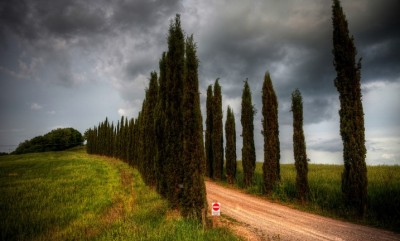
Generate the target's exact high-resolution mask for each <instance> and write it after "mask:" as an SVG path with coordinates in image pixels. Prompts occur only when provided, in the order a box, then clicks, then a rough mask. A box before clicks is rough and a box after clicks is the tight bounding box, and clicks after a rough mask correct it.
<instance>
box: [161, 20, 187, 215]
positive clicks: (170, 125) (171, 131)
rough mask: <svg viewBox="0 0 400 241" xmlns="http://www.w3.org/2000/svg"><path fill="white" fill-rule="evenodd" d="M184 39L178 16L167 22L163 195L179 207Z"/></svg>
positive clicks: (181, 166)
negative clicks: (164, 189) (164, 179)
mask: <svg viewBox="0 0 400 241" xmlns="http://www.w3.org/2000/svg"><path fill="white" fill-rule="evenodd" d="M184 54H185V39H184V35H183V31H182V28H181V21H180V16H179V15H176V17H175V21H174V22H171V25H170V29H169V36H168V54H167V58H166V62H167V63H166V64H167V72H166V90H167V93H166V102H167V103H166V113H165V114H166V121H165V122H166V127H165V138H166V140H167V144H166V147H165V177H166V179H167V181H166V183H167V199H168V200H169V202H170V204H171V206H172V207H179V202H180V201H179V200H180V198H181V195H182V188H183V187H182V185H183V162H182V158H183V156H182V153H183V128H182V126H183V112H182V97H183V82H184V67H185V66H184V64H185V63H184Z"/></svg>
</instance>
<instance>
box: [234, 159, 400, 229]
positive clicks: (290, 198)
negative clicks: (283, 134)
mask: <svg viewBox="0 0 400 241" xmlns="http://www.w3.org/2000/svg"><path fill="white" fill-rule="evenodd" d="M237 164H238V165H237V169H238V171H237V178H236V184H235V186H237V187H239V188H241V189H243V186H244V185H243V169H242V163H241V162H238V163H237ZM342 171H343V167H342V166H338V165H316V164H311V165H309V173H308V180H309V186H310V192H311V194H310V200H309V202H308V203H306V204H302V203H300V202H299V201H297V200H296V169H295V167H294V165H293V164H285V165H281V183H280V184H279V185H278V186H277V187H275V189H274V191H273V193H272V194H271V195H270V196H268V198H269V199H272V200H275V201H278V202H283V203H285V204H287V205H289V206H294V207H296V208H298V209H301V210H306V211H311V212H314V213H317V214H322V215H324V216H330V217H335V218H340V219H344V220H350V221H353V222H360V223H363V224H368V225H373V226H378V227H383V228H387V229H391V230H394V231H397V232H400V166H368V202H369V203H368V211H367V216H366V218H365V219H364V220H358V219H357V218H355V217H354V216H352V215H351V214H350V213H349V212H348V211H347V210H346V207H345V206H344V205H343V199H342V192H341V173H342ZM262 187H263V181H262V163H257V165H256V170H255V176H254V185H253V186H252V187H249V188H247V189H246V192H248V193H251V194H255V195H260V196H265V195H264V193H263V188H262Z"/></svg>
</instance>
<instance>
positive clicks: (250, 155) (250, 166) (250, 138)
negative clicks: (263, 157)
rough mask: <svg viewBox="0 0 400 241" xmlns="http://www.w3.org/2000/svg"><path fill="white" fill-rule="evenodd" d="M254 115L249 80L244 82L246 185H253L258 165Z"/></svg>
mask: <svg viewBox="0 0 400 241" xmlns="http://www.w3.org/2000/svg"><path fill="white" fill-rule="evenodd" d="M254 115H255V110H254V106H253V104H252V100H251V91H250V87H249V84H248V83H247V80H246V81H245V82H244V88H243V94H242V117H241V120H240V121H241V123H242V137H243V148H242V165H243V174H244V185H245V186H246V187H248V186H251V185H252V183H253V175H254V170H255V167H256V151H255V147H254V124H253V121H254Z"/></svg>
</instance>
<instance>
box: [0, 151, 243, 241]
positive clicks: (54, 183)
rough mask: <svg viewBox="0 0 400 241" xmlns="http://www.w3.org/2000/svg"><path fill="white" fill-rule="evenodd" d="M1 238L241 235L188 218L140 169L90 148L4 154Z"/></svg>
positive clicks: (0, 189)
mask: <svg viewBox="0 0 400 241" xmlns="http://www.w3.org/2000/svg"><path fill="white" fill-rule="evenodd" d="M0 210H1V213H0V230H1V237H0V240H238V238H237V237H235V236H234V235H233V234H232V233H231V232H230V231H229V230H227V229H224V228H215V229H205V230H203V228H202V227H201V226H199V225H198V224H196V223H195V222H191V221H190V220H184V219H182V218H181V217H180V216H179V214H178V213H177V212H176V211H171V210H170V209H169V208H168V204H167V202H166V201H165V200H163V199H161V198H160V196H159V195H158V194H157V193H156V192H155V191H154V190H153V189H151V188H149V187H147V186H146V185H145V184H144V183H143V181H142V179H141V177H140V174H139V173H138V171H137V170H134V169H133V168H131V167H130V166H128V165H127V164H125V163H123V162H121V161H118V160H116V159H111V158H105V157H99V156H90V155H87V154H86V153H85V151H84V149H76V150H72V151H64V152H48V153H37V154H25V155H9V156H2V157H0Z"/></svg>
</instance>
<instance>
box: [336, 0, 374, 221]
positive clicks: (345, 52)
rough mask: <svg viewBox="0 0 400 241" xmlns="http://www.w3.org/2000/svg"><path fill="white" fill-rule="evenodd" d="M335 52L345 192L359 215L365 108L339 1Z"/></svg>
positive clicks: (363, 200)
mask: <svg viewBox="0 0 400 241" xmlns="http://www.w3.org/2000/svg"><path fill="white" fill-rule="evenodd" d="M332 15H333V17H332V21H333V54H334V66H335V69H336V73H337V76H336V79H335V86H336V88H337V90H338V92H339V100H340V110H339V116H340V135H341V136H342V140H343V159H344V171H343V173H342V192H343V194H344V198H345V202H346V204H347V205H349V207H351V208H353V209H354V210H355V211H356V212H357V214H358V215H360V216H363V215H365V212H366V208H367V185H368V180H367V166H366V163H365V156H366V152H367V150H366V148H365V134H364V132H365V129H364V111H363V106H362V101H361V83H360V78H361V77H360V70H361V59H360V60H359V61H358V63H357V64H356V61H355V58H356V55H357V50H356V48H355V46H354V43H353V37H350V36H349V30H348V26H347V20H346V17H345V15H344V13H343V9H342V7H341V5H340V1H339V0H334V1H333V5H332Z"/></svg>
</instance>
